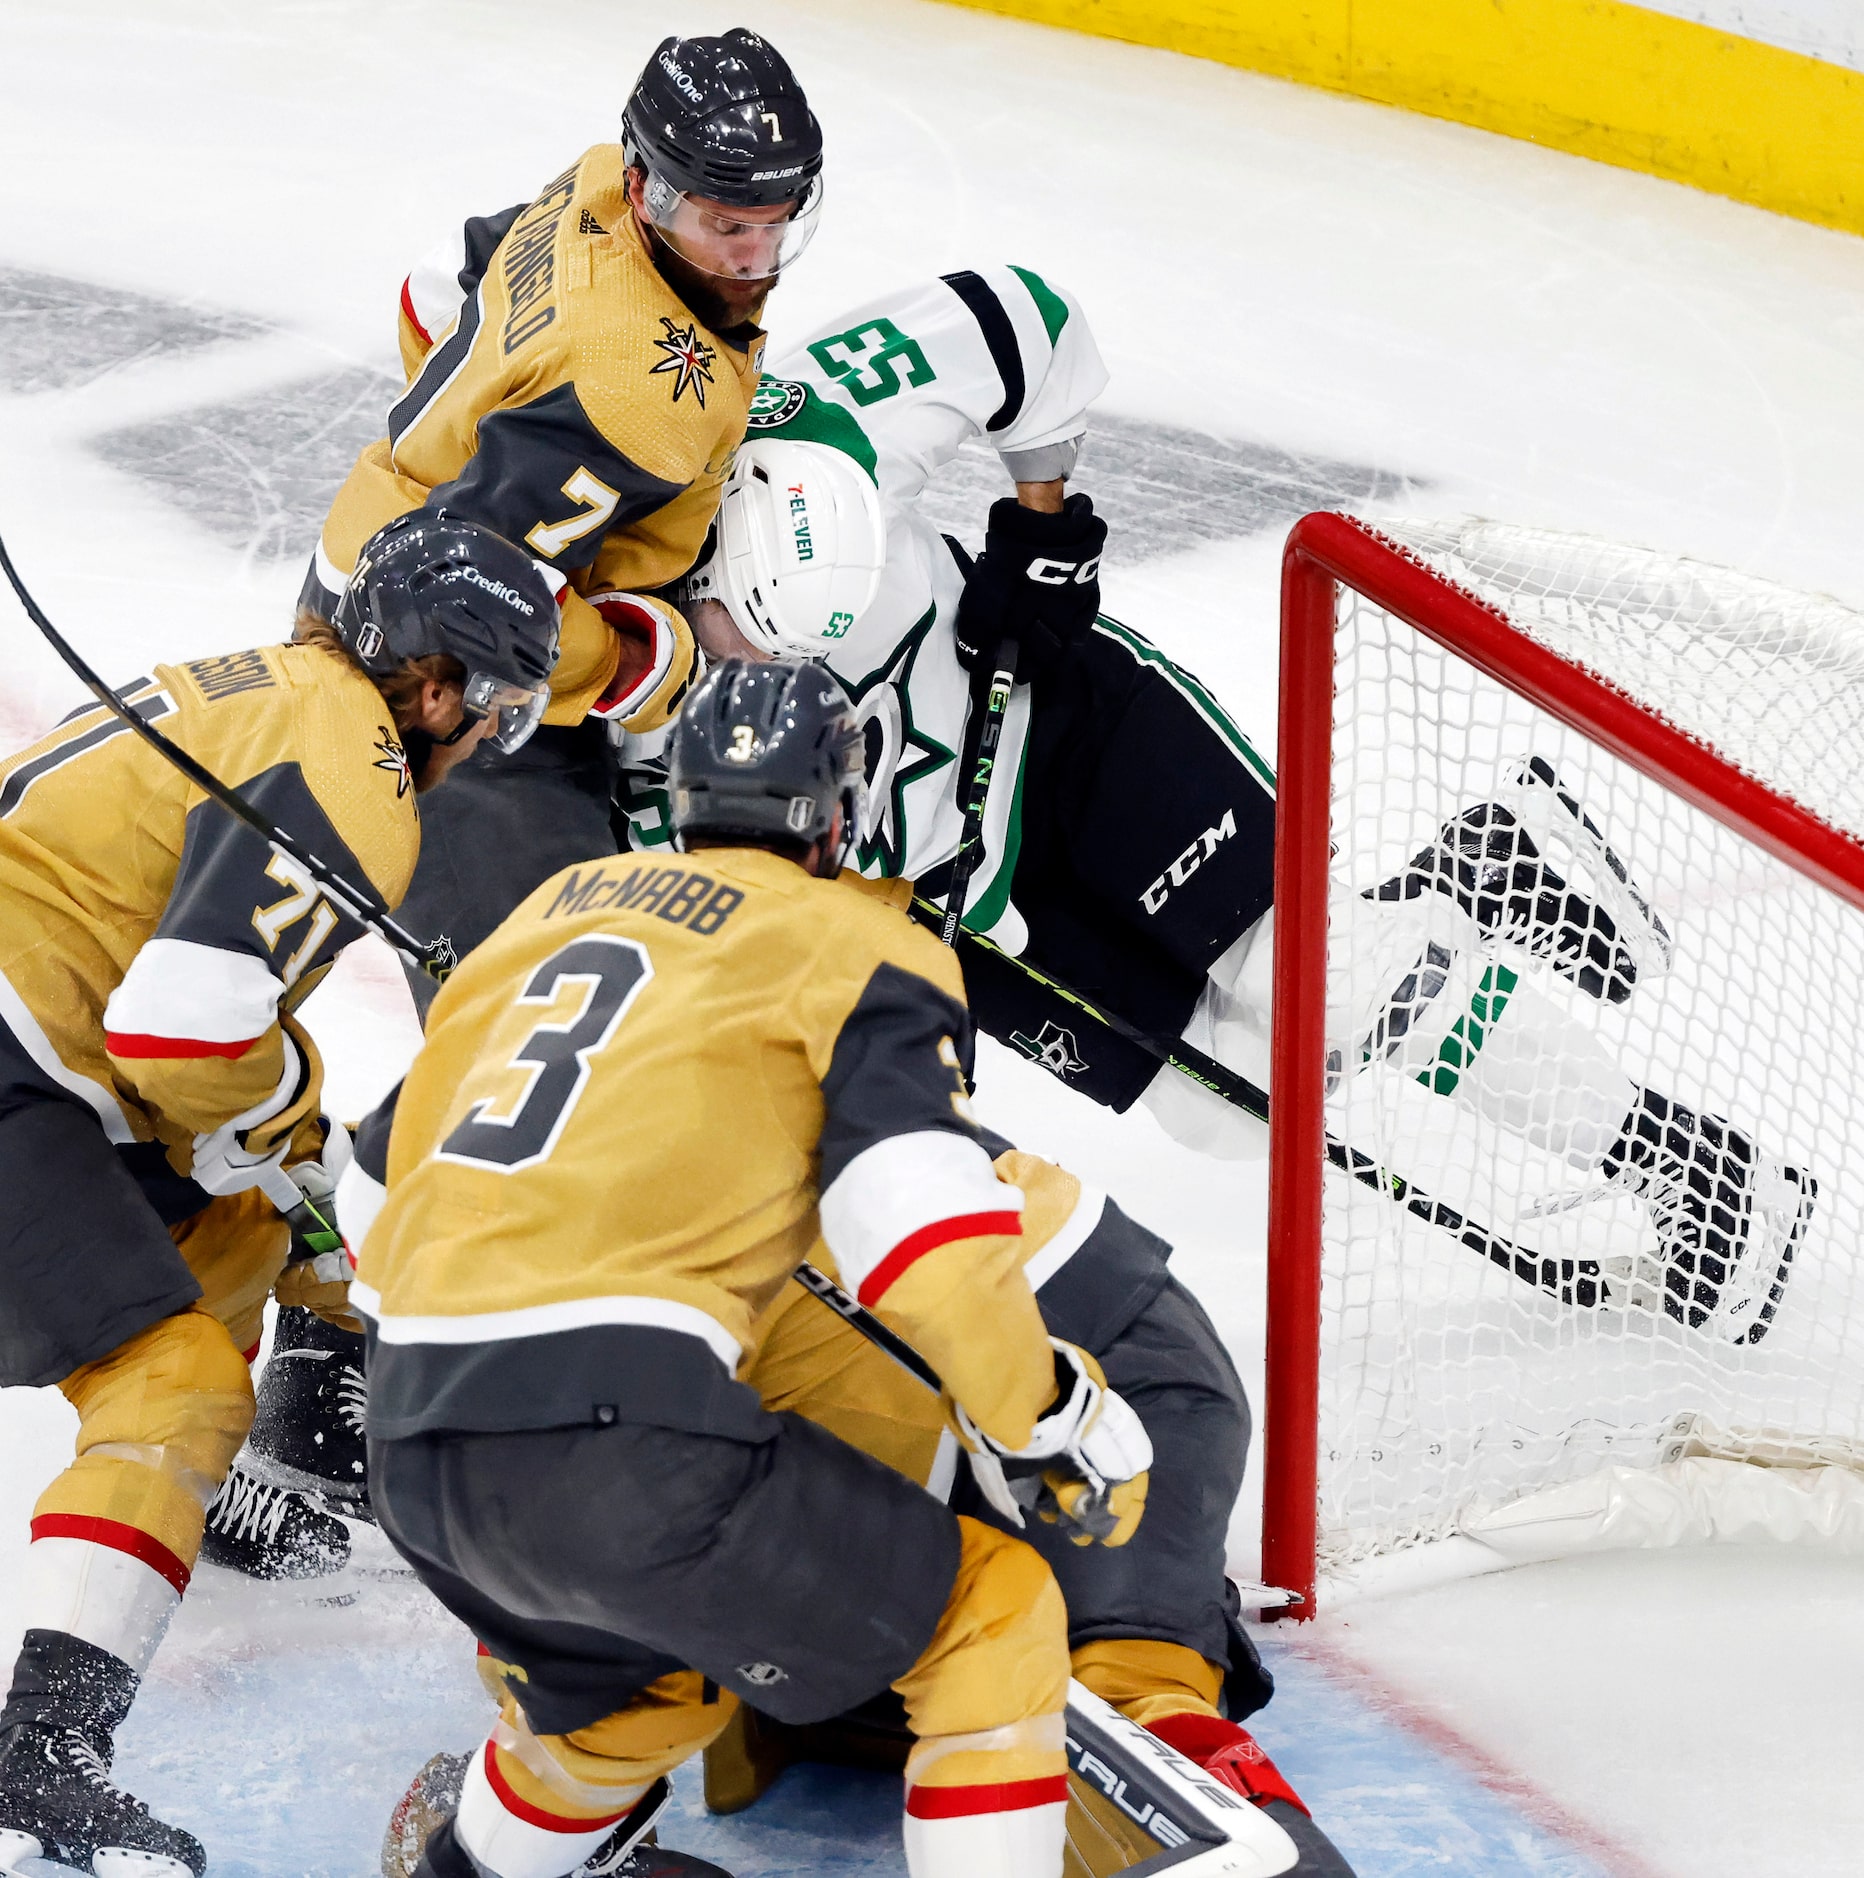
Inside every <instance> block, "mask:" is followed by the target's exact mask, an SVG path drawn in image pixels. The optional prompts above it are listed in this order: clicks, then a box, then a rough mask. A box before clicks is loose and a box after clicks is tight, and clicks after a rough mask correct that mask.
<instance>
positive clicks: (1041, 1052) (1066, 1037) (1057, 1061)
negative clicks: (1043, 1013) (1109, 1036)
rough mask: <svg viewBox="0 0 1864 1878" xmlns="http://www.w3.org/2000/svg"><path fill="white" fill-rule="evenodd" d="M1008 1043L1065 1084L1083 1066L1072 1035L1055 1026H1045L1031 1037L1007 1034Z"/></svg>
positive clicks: (1085, 1065) (1083, 1063) (1049, 1024)
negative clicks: (1008, 1036)
mask: <svg viewBox="0 0 1864 1878" xmlns="http://www.w3.org/2000/svg"><path fill="white" fill-rule="evenodd" d="M1010 1041H1011V1043H1013V1044H1014V1045H1015V1046H1016V1047H1017V1049H1019V1050H1020V1051H1022V1053H1023V1055H1024V1056H1026V1057H1028V1059H1029V1060H1030V1061H1031V1062H1032V1063H1040V1064H1041V1065H1042V1067H1043V1068H1044V1069H1045V1070H1047V1071H1048V1073H1049V1074H1050V1075H1051V1076H1059V1077H1061V1078H1062V1079H1063V1081H1066V1080H1067V1079H1068V1077H1070V1076H1079V1075H1080V1074H1081V1073H1082V1072H1083V1071H1084V1070H1085V1069H1086V1068H1087V1064H1086V1062H1085V1061H1084V1060H1083V1059H1082V1056H1081V1054H1080V1051H1079V1050H1078V1049H1077V1048H1076V1046H1075V1041H1074V1032H1073V1031H1072V1030H1067V1029H1064V1028H1063V1026H1062V1025H1060V1024H1057V1023H1053V1022H1051V1023H1046V1024H1044V1025H1043V1026H1042V1028H1041V1030H1040V1031H1039V1032H1038V1033H1037V1034H1036V1035H1035V1036H1033V1037H1029V1036H1025V1035H1024V1034H1023V1032H1022V1031H1020V1030H1013V1031H1011V1032H1010Z"/></svg>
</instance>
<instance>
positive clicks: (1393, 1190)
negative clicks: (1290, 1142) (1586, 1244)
mask: <svg viewBox="0 0 1864 1878" xmlns="http://www.w3.org/2000/svg"><path fill="white" fill-rule="evenodd" d="M913 909H914V911H915V912H916V913H917V914H918V915H919V917H920V919H921V921H922V922H923V923H924V924H926V925H931V924H932V923H934V921H936V920H939V919H940V918H941V917H942V915H941V911H940V909H939V908H938V907H936V906H934V905H933V904H932V903H931V902H930V901H928V900H919V899H915V900H914V902H913ZM959 937H960V938H961V939H962V940H963V941H964V942H965V944H967V945H973V946H977V947H980V948H981V949H982V950H984V951H986V952H989V953H991V954H992V955H993V956H994V957H996V958H999V959H1002V960H1003V961H1004V962H1005V963H1006V964H1008V965H1011V966H1013V967H1014V968H1015V969H1016V970H1017V971H1019V972H1021V973H1022V974H1023V976H1024V977H1026V978H1028V979H1031V980H1032V981H1033V982H1034V983H1036V984H1038V985H1041V986H1042V987H1043V988H1044V989H1045V990H1048V991H1052V992H1053V993H1054V994H1055V995H1056V996H1057V997H1058V998H1061V999H1062V1000H1063V1001H1064V1002H1065V1003H1068V1004H1071V1005H1073V1006H1074V1008H1075V1009H1076V1010H1077V1011H1080V1012H1081V1013H1082V1014H1083V1015H1084V1016H1085V1017H1088V1018H1090V1019H1092V1020H1093V1021H1094V1022H1095V1023H1097V1024H1100V1025H1102V1026H1104V1027H1105V1028H1106V1029H1108V1030H1110V1031H1112V1032H1113V1034H1114V1035H1115V1036H1116V1037H1124V1038H1125V1039H1126V1041H1127V1042H1128V1043H1131V1044H1136V1045H1137V1046H1138V1047H1139V1048H1140V1049H1142V1050H1144V1051H1145V1052H1146V1053H1147V1054H1148V1055H1150V1056H1152V1057H1155V1058H1156V1059H1157V1060H1158V1061H1159V1062H1161V1063H1163V1064H1165V1065H1166V1066H1167V1067H1168V1068H1171V1069H1175V1070H1177V1071H1179V1072H1180V1073H1181V1074H1183V1075H1186V1076H1188V1077H1190V1079H1191V1080H1192V1081H1193V1082H1194V1083H1197V1084H1198V1085H1199V1086H1200V1087H1202V1088H1205V1089H1208V1090H1209V1091H1210V1092H1211V1094H1212V1095H1215V1096H1221V1097H1222V1098H1223V1100H1224V1101H1226V1102H1229V1103H1232V1104H1233V1105H1234V1106H1235V1107H1237V1108H1239V1109H1241V1110H1242V1111H1243V1112H1244V1113H1245V1114H1247V1115H1253V1116H1254V1117H1255V1118H1256V1120H1257V1121H1259V1122H1267V1120H1268V1119H1269V1097H1268V1091H1267V1090H1266V1089H1260V1088H1258V1087H1257V1086H1256V1085H1255V1084H1254V1083H1253V1082H1251V1081H1250V1080H1249V1078H1248V1077H1247V1076H1242V1075H1239V1074H1238V1073H1237V1072H1236V1071H1235V1070H1233V1069H1230V1068H1229V1067H1228V1066H1227V1065H1225V1064H1223V1063H1219V1062H1218V1061H1217V1059H1216V1058H1215V1057H1214V1056H1209V1055H1207V1054H1206V1053H1205V1052H1204V1051H1202V1050H1199V1049H1197V1048H1195V1047H1194V1046H1193V1045H1191V1044H1188V1043H1186V1042H1184V1041H1183V1039H1182V1038H1177V1037H1174V1038H1173V1039H1172V1040H1171V1041H1170V1042H1166V1041H1164V1040H1163V1039H1161V1038H1158V1037H1154V1036H1151V1035H1149V1034H1148V1033H1147V1032H1146V1031H1143V1030H1141V1029H1140V1028H1139V1027H1138V1025H1137V1024H1129V1023H1128V1022H1127V1021H1126V1020H1125V1018H1123V1017H1120V1016H1119V1015H1118V1014H1117V1013H1115V1012H1112V1011H1106V1010H1102V1009H1101V1007H1100V1006H1099V1005H1097V1004H1094V1003H1091V1002H1090V1001H1089V1000H1088V999H1087V998H1084V997H1083V996H1082V995H1081V994H1080V992H1078V991H1074V990H1071V989H1070V988H1069V987H1068V986H1067V985H1064V984H1063V983H1062V982H1061V981H1060V980H1059V979H1057V978H1051V977H1050V976H1049V975H1048V973H1047V972H1044V971H1041V970H1039V969H1038V968H1037V967H1036V966H1034V965H1031V964H1030V963H1029V962H1028V960H1026V959H1021V958H1018V957H1017V956H1016V955H1015V954H1014V953H1012V952H1006V951H1004V949H1003V948H1002V947H1001V946H1000V945H998V944H997V943H996V942H995V941H994V940H992V939H987V938H986V937H985V936H984V935H983V934H982V933H975V932H971V931H969V930H965V931H962V932H961V933H960V934H959ZM1327 1159H1328V1161H1329V1162H1330V1163H1331V1164H1332V1165H1333V1166H1334V1167H1337V1168H1338V1169H1339V1170H1340V1172H1341V1173H1343V1174H1347V1175H1350V1176H1351V1177H1352V1178H1353V1179H1354V1180H1356V1181H1358V1182H1359V1184H1360V1185H1361V1186H1363V1187H1370V1188H1371V1189H1372V1190H1373V1191H1374V1192H1375V1193H1382V1194H1384V1195H1385V1196H1386V1197H1387V1198H1388V1199H1391V1200H1395V1201H1396V1202H1397V1203H1398V1204H1399V1205H1400V1206H1402V1207H1403V1208H1404V1210H1405V1211H1406V1212H1407V1213H1409V1214H1411V1215H1412V1217H1413V1218H1415V1219H1421V1220H1422V1221H1423V1222H1424V1223H1425V1224H1426V1225H1429V1226H1435V1227H1436V1228H1437V1229H1438V1230H1439V1231H1440V1232H1446V1233H1448V1234H1449V1235H1450V1237H1451V1238H1453V1239H1455V1240H1456V1241H1457V1242H1458V1243H1459V1244H1461V1245H1463V1246H1466V1247H1467V1248H1468V1249H1469V1250H1470V1251H1472V1252H1476V1253H1480V1254H1481V1256H1482V1257H1483V1258H1485V1259H1487V1260H1489V1262H1490V1263H1491V1264H1494V1265H1499V1266H1501V1268H1502V1269H1503V1270H1504V1271H1506V1272H1509V1273H1512V1274H1513V1276H1514V1277H1516V1278H1518V1279H1520V1280H1522V1282H1523V1283H1526V1284H1530V1285H1534V1286H1537V1287H1538V1288H1539V1289H1540V1290H1542V1291H1545V1292H1546V1293H1548V1295H1549V1296H1551V1297H1555V1298H1557V1299H1559V1301H1560V1302H1561V1303H1562V1304H1576V1305H1579V1306H1581V1307H1582V1308H1584V1309H1587V1310H1593V1309H1596V1308H1597V1307H1598V1306H1599V1305H1601V1304H1603V1303H1604V1302H1605V1301H1606V1294H1605V1281H1604V1279H1603V1277H1602V1275H1601V1273H1600V1269H1599V1265H1598V1262H1597V1261H1596V1260H1594V1259H1557V1258H1546V1257H1543V1256H1542V1255H1541V1254H1540V1253H1538V1252H1533V1251H1530V1250H1529V1249H1528V1248H1527V1247H1526V1246H1523V1245H1520V1244H1518V1243H1517V1242H1516V1241H1514V1240H1513V1239H1510V1238H1509V1237H1507V1235H1506V1234H1504V1233H1499V1232H1495V1231H1493V1230H1491V1229H1490V1228H1489V1227H1487V1226H1482V1225H1478V1224H1477V1223H1476V1222H1475V1221H1474V1220H1472V1219H1470V1218H1469V1217H1468V1216H1467V1215H1466V1214H1465V1213H1463V1212H1461V1211H1460V1210H1459V1209H1457V1208H1456V1207H1454V1206H1451V1205H1450V1204H1449V1202H1448V1201H1447V1200H1438V1199H1434V1198H1433V1197H1432V1196H1431V1195H1430V1194H1428V1193H1425V1192H1424V1191H1423V1190H1422V1189H1421V1188H1420V1187H1418V1186H1417V1185H1415V1184H1414V1183H1413V1182H1412V1181H1410V1180H1407V1179H1406V1178H1405V1176H1404V1175H1402V1174H1399V1173H1395V1172H1393V1170H1392V1169H1390V1168H1389V1167H1381V1166H1380V1165H1379V1163H1378V1161H1377V1160H1376V1159H1375V1158H1374V1157H1373V1156H1372V1155H1370V1154H1367V1153H1365V1152H1363V1151H1362V1150H1361V1149H1358V1148H1350V1147H1348V1146H1347V1145H1346V1143H1345V1142H1343V1141H1340V1140H1337V1139H1336V1138H1335V1137H1334V1136H1332V1135H1329V1136H1328V1137H1327Z"/></svg>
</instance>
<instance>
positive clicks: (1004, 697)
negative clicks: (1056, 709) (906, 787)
mask: <svg viewBox="0 0 1864 1878" xmlns="http://www.w3.org/2000/svg"><path fill="white" fill-rule="evenodd" d="M1016 651H1017V647H1016V641H1015V640H1014V639H1005V640H1004V641H1003V642H1002V644H1001V645H1000V646H999V647H998V649H997V669H996V671H995V672H994V673H992V674H991V679H990V690H989V691H988V692H987V693H986V694H985V698H984V716H983V723H982V726H981V728H980V730H979V732H978V738H977V755H976V757H975V758H974V759H973V760H972V764H971V776H970V784H969V793H968V794H967V795H966V797H965V801H964V827H963V831H962V832H961V833H960V834H959V836H958V852H957V853H956V854H955V855H954V856H953V857H952V863H951V885H950V887H949V888H947V889H946V893H945V911H944V914H943V916H942V917H941V919H940V921H939V935H938V936H939V937H940V938H941V939H942V940H943V941H944V942H945V944H946V945H948V946H949V945H956V944H957V942H958V929H959V927H960V926H961V925H962V924H963V922H964V903H965V901H966V900H967V899H968V898H969V897H970V893H971V876H972V875H973V874H974V873H975V872H976V871H977V863H978V860H979V857H980V856H981V854H982V852H983V847H984V810H985V809H986V807H987V806H988V805H989V802H990V778H991V774H992V772H993V771H994V770H995V768H996V766H997V746H998V745H999V744H1000V743H1001V742H1002V741H1003V719H1004V714H1005V713H1006V712H1007V711H1008V710H1009V708H1010V689H1011V687H1012V686H1013V685H1014V684H1015V683H1016Z"/></svg>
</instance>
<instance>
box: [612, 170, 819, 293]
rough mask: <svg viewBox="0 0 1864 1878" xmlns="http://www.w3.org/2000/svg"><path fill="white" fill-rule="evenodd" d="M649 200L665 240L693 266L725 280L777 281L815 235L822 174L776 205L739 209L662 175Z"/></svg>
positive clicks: (653, 218) (656, 224)
mask: <svg viewBox="0 0 1864 1878" xmlns="http://www.w3.org/2000/svg"><path fill="white" fill-rule="evenodd" d="M647 201H648V206H649V209H650V211H651V216H650V219H651V220H652V222H653V225H654V227H655V229H656V230H657V231H658V232H659V235H660V238H661V240H663V241H664V242H665V243H666V244H667V246H668V247H669V248H671V249H672V250H673V252H674V253H675V254H677V255H678V256H679V257H680V259H681V260H682V261H684V262H686V263H687V265H688V266H689V267H695V268H697V269H698V270H699V271H700V273H702V274H711V275H713V276H715V277H716V278H717V279H719V280H774V279H775V278H776V276H777V275H778V274H780V273H782V272H783V270H784V269H785V268H786V267H789V266H790V265H792V264H793V263H794V262H795V261H796V259H797V258H798V256H800V255H801V253H802V251H803V250H804V249H805V248H806V247H808V245H809V243H810V242H811V241H812V240H813V239H814V238H815V231H816V226H817V224H818V222H819V221H820V220H821V217H822V178H821V177H820V176H818V177H816V178H815V180H814V181H813V182H811V183H810V185H809V189H808V193H807V194H805V195H802V196H799V197H798V198H797V199H796V200H795V201H794V202H790V203H785V204H779V205H776V206H775V207H774V208H772V209H739V208H734V207H732V206H731V205H730V204H728V203H723V202H713V201H710V200H708V199H707V198H706V197H704V196H689V195H687V194H686V193H685V192H684V191H683V190H678V189H673V188H671V187H669V186H668V185H667V184H666V183H664V182H659V181H658V180H657V185H656V187H654V188H653V189H651V190H650V191H649V194H648V197H647Z"/></svg>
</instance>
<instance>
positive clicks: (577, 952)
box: [434, 933, 654, 1174]
mask: <svg viewBox="0 0 1864 1878" xmlns="http://www.w3.org/2000/svg"><path fill="white" fill-rule="evenodd" d="M653 975H654V967H653V961H652V960H650V959H649V958H648V956H647V948H646V947H645V946H644V945H642V944H641V943H640V942H639V941H638V940H634V939H621V938H616V937H614V936H613V935H611V934H606V933H592V934H590V935H589V936H588V937H587V938H583V939H577V940H574V941H572V942H571V943H570V944H569V945H566V946H564V947H563V948H562V950H561V951H558V952H553V953H552V954H551V955H550V957H549V958H547V959H546V960H545V961H544V962H543V964H541V965H540V966H539V967H538V968H537V970H536V971H534V972H533V973H532V974H531V978H530V982H529V983H528V984H527V985H526V986H525V987H524V990H523V991H522V992H521V993H520V994H519V996H518V1003H519V1004H520V1005H526V1004H531V1005H538V1004H541V1005H546V1006H549V1005H555V1004H556V1003H557V1002H558V1000H559V999H560V998H561V997H562V995H563V992H564V988H565V987H566V986H581V987H582V993H583V995H582V1001H581V1003H580V1004H578V1005H577V1006H576V1007H575V1008H573V1009H572V1010H571V1011H569V1012H568V1013H567V1014H566V1015H563V1016H559V1017H550V1018H546V1019H545V1020H544V1021H543V1022H542V1023H540V1024H538V1025H536V1026H535V1027H534V1028H533V1029H532V1031H531V1033H530V1035H529V1036H527V1037H526V1038H525V1040H524V1041H523V1043H521V1044H520V1045H519V1046H518V1048H517V1050H516V1051H515V1053H514V1054H513V1055H512V1058H511V1061H510V1063H509V1064H508V1065H507V1066H506V1067H507V1069H508V1070H524V1071H528V1072H529V1080H528V1082H527V1083H526V1085H525V1089H524V1093H523V1094H522V1095H521V1096H519V1098H518V1101H517V1106H516V1107H515V1108H513V1109H512V1111H511V1113H510V1114H509V1115H494V1114H490V1113H488V1111H489V1110H491V1109H492V1108H494V1107H496V1106H497V1104H496V1103H495V1101H494V1100H493V1099H492V1098H491V1097H489V1096H488V1097H482V1098H481V1099H480V1100H479V1101H477V1102H475V1103H474V1104H473V1105H472V1107H471V1108H470V1109H469V1110H468V1111H467V1113H466V1118H465V1120H464V1121H462V1122H460V1123H459V1125H458V1126H457V1127H456V1128H455V1129H454V1130H453V1132H452V1133H451V1134H450V1135H448V1136H447V1138H446V1140H445V1141H443V1142H442V1143H441V1144H440V1146H439V1147H438V1148H436V1149H435V1150H434V1154H435V1158H436V1159H438V1160H442V1161H463V1162H465V1163H466V1165H467V1166H469V1167H484V1168H487V1169H489V1170H490V1171H491V1172H493V1173H495V1174H515V1173H517V1172H519V1171H520V1169H522V1168H526V1167H535V1166H536V1165H537V1163H538V1162H539V1161H543V1160H548V1159H549V1157H550V1152H551V1150H552V1149H553V1148H554V1147H555V1146H556V1145H557V1142H558V1141H559V1140H560V1139H561V1138H562V1135H563V1130H564V1129H565V1127H567V1126H568V1124H569V1119H570V1117H571V1115H573V1114H574V1113H575V1110H576V1104H577V1103H578V1102H579V1101H580V1100H581V1099H582V1092H583V1090H584V1089H586V1088H587V1087H588V1085H589V1066H590V1061H591V1059H592V1058H593V1057H594V1056H595V1055H596V1054H597V1052H598V1051H600V1050H602V1049H605V1048H606V1047H607V1045H608V1042H609V1039H610V1038H611V1037H613V1036H614V1034H615V1032H616V1031H617V1030H618V1029H619V1028H620V1027H621V1020H622V1019H623V1018H624V1017H626V1016H627V1015H628V1010H629V1007H630V1006H631V1005H632V1004H633V1003H634V1000H635V999H636V997H638V996H639V995H640V991H641V987H642V986H643V985H645V984H646V983H647V981H648V980H649V979H650V978H652V977H653Z"/></svg>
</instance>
